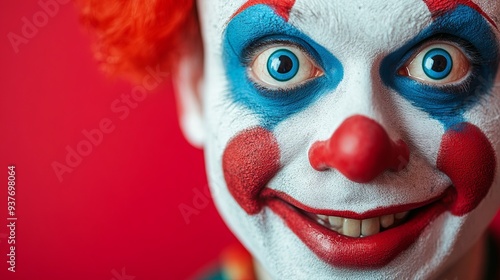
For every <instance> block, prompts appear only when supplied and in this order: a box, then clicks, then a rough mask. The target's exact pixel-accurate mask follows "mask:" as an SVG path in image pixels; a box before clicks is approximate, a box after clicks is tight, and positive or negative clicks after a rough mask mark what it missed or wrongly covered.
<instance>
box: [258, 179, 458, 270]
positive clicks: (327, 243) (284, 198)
mask: <svg viewBox="0 0 500 280" xmlns="http://www.w3.org/2000/svg"><path fill="white" fill-rule="evenodd" d="M454 195H455V192H454V188H453V187H449V188H448V189H447V190H446V191H445V192H444V193H443V194H441V195H440V196H438V197H435V198H432V199H430V200H428V201H425V202H421V203H414V204H408V205H399V206H394V207H386V208H381V209H375V210H371V211H368V212H365V213H362V214H357V213H354V212H350V211H334V210H318V209H313V208H310V207H308V206H306V205H303V204H301V203H300V202H298V201H296V200H295V199H293V198H292V197H290V196H288V195H286V194H284V193H281V192H277V191H275V190H272V189H268V188H267V189H265V190H264V191H263V192H262V193H261V196H260V197H261V199H262V203H263V205H265V206H268V207H269V208H270V209H271V210H272V211H273V212H274V213H275V214H277V215H278V216H279V217H280V218H281V219H282V220H283V221H284V222H285V224H286V225H287V227H288V228H289V229H290V230H291V231H292V232H293V233H294V234H295V235H296V236H297V237H298V238H299V239H300V240H301V241H302V242H303V243H304V244H305V245H306V246H307V247H309V249H310V250H311V251H312V252H313V253H314V254H316V255H317V256H318V257H319V258H320V259H322V260H324V261H325V262H327V263H329V264H331V265H333V266H339V267H351V268H377V267H382V266H385V265H387V264H388V263H389V262H390V261H392V260H393V259H394V258H396V257H397V256H398V255H399V254H401V253H402V252H403V251H405V250H406V249H408V247H410V246H411V245H412V244H414V243H415V242H416V240H417V239H418V237H419V236H420V234H421V233H422V232H423V231H424V229H425V228H426V227H427V225H429V224H431V223H432V221H433V220H434V219H436V217H438V216H439V215H440V214H442V213H443V212H445V211H446V209H447V202H448V201H450V198H451V197H453V196H454Z"/></svg>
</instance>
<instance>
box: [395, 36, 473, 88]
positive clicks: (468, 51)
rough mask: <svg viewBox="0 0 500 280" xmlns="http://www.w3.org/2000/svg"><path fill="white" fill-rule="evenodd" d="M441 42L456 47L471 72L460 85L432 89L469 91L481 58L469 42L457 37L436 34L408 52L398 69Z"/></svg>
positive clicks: (440, 86) (435, 86)
mask: <svg viewBox="0 0 500 280" xmlns="http://www.w3.org/2000/svg"><path fill="white" fill-rule="evenodd" d="M443 42H444V43H447V44H450V45H454V46H455V47H457V48H458V49H460V50H461V51H462V52H463V54H464V55H465V56H466V57H467V58H468V59H469V63H470V67H471V71H470V73H469V75H468V77H467V78H466V79H465V80H464V81H462V82H460V83H457V84H448V85H439V84H434V85H432V87H434V88H439V89H441V90H442V91H445V92H446V91H458V92H467V91H469V90H470V89H471V84H472V81H474V79H476V78H477V76H478V73H477V70H478V69H479V67H480V66H481V64H482V61H481V60H482V58H481V55H480V54H479V52H478V51H477V49H476V48H475V47H474V46H473V45H472V44H470V43H469V42H467V41H465V40H463V39H461V38H458V37H454V36H450V35H446V34H438V35H435V36H433V37H431V38H429V39H427V40H425V41H423V42H421V43H420V44H418V45H417V46H416V47H414V48H413V49H412V50H411V52H410V54H411V55H407V56H405V58H404V59H403V62H402V63H401V65H400V66H399V67H398V69H399V68H401V67H403V65H404V64H406V63H407V62H409V61H411V60H413V59H415V57H416V56H417V55H418V54H419V53H420V52H421V51H423V50H424V49H425V48H426V47H428V46H430V45H432V44H437V43H443ZM416 82H418V81H416ZM418 83H421V82H418Z"/></svg>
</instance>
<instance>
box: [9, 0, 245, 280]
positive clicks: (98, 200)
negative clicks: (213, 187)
mask: <svg viewBox="0 0 500 280" xmlns="http://www.w3.org/2000/svg"><path fill="white" fill-rule="evenodd" d="M44 1H46V0H44ZM61 2H63V1H61ZM39 11H42V9H41V7H40V6H39V5H38V1H37V0H29V1H2V3H1V4H0V35H1V36H0V56H1V60H0V81H1V87H0V89H1V93H0V96H1V97H0V139H1V140H0V141H1V145H0V182H1V184H0V279H54V280H56V279H74V280H77V279H105V280H110V279H113V278H115V279H116V280H120V279H119V278H116V277H115V274H114V271H115V273H117V274H118V275H121V274H122V269H123V268H124V269H125V274H126V275H129V276H135V279H137V280H139V279H186V278H189V277H190V276H192V275H193V274H195V273H196V272H197V271H199V269H201V268H203V267H206V265H209V264H210V263H211V262H212V261H213V260H215V259H216V258H217V256H218V255H219V253H220V251H221V249H222V248H223V247H225V246H227V245H228V244H230V243H233V242H235V239H234V237H233V236H232V235H231V233H230V232H229V230H228V229H227V228H226V226H225V225H224V224H223V222H222V220H221V219H220V218H219V216H218V214H217V212H216V210H215V208H214V206H213V203H212V202H211V201H210V203H209V204H208V206H203V207H199V208H200V209H199V212H198V213H197V214H194V215H191V216H190V217H189V218H190V219H189V221H190V222H189V223H186V221H185V220H184V218H183V216H182V214H181V212H180V210H179V205H181V204H185V205H187V206H189V207H193V209H194V207H195V206H196V205H197V206H200V205H198V204H196V203H194V202H193V199H194V198H195V192H194V191H195V190H200V191H204V190H205V189H206V188H207V185H206V178H205V171H204V166H203V158H202V151H201V150H197V149H195V148H193V147H191V146H190V145H189V144H188V143H187V142H186V141H185V140H184V138H183V137H182V135H181V132H180V129H179V126H178V123H177V118H176V116H177V115H176V114H177V113H176V110H175V104H174V99H173V98H174V97H173V94H172V89H171V86H170V85H168V84H164V85H163V86H161V87H160V88H157V89H156V90H154V91H153V92H151V93H150V94H149V95H148V97H147V98H146V99H145V100H144V101H142V102H139V103H138V105H137V108H135V109H133V110H131V112H130V114H129V116H128V117H127V118H125V119H124V120H121V119H120V118H119V115H120V114H116V113H115V112H113V111H112V110H111V104H112V102H113V101H114V100H116V99H119V98H120V96H121V95H122V94H127V95H129V94H130V93H131V89H132V88H133V87H132V85H130V84H129V83H127V82H125V81H118V80H110V79H109V78H107V77H105V76H104V75H103V74H102V73H101V72H100V71H99V70H98V65H97V63H96V62H95V61H94V59H93V56H92V53H91V50H90V36H88V34H86V33H85V31H84V30H83V29H82V28H81V26H80V25H79V22H78V16H77V12H76V9H75V7H74V6H73V4H72V3H68V4H61V5H60V9H59V11H58V12H57V13H56V14H55V15H54V16H53V17H49V18H48V21H47V22H46V24H42V25H40V27H39V28H37V29H38V31H37V32H36V34H35V35H34V36H33V38H28V39H27V40H28V42H26V43H22V44H20V45H19V46H18V50H19V52H18V53H16V52H15V48H14V47H13V45H12V44H11V42H10V40H9V38H8V34H9V33H10V32H13V33H15V34H17V35H19V36H23V35H22V34H23V33H22V28H23V25H24V24H25V23H24V22H23V21H22V18H23V17H26V18H27V19H28V20H29V21H30V22H33V16H34V15H36V13H37V12H39ZM40 20H42V22H43V18H40V19H39V21H40ZM104 118H109V119H110V120H111V121H112V123H113V125H114V126H115V127H116V128H115V130H114V131H113V132H111V133H109V134H105V135H104V137H103V139H102V143H100V144H99V145H98V146H93V149H92V152H90V154H89V155H88V156H85V157H83V158H82V161H81V163H80V164H78V165H77V166H76V167H75V168H72V172H71V173H64V174H63V175H62V179H63V180H62V182H60V181H59V180H58V178H57V176H56V173H55V172H54V170H53V168H52V164H53V162H55V161H57V162H59V163H61V164H65V161H66V159H65V157H66V155H67V153H68V152H67V150H66V147H67V146H69V147H71V148H72V149H76V148H77V145H78V144H79V143H80V142H82V141H84V140H85V139H86V138H85V136H84V135H83V134H82V131H83V130H84V129H85V130H92V129H96V128H99V122H100V121H101V120H102V119H104ZM9 164H15V165H16V172H17V174H16V183H17V185H16V186H17V193H16V203H17V205H16V216H17V218H18V221H17V224H16V271H17V272H16V273H10V272H8V271H7V267H8V264H7V262H6V261H7V256H6V254H7V253H8V246H7V245H8V244H7V242H6V241H7V239H6V235H7V233H8V232H7V227H6V225H7V222H6V216H7V202H6V201H7V166H8V165H9ZM9 246H10V245H9ZM124 279H125V278H124Z"/></svg>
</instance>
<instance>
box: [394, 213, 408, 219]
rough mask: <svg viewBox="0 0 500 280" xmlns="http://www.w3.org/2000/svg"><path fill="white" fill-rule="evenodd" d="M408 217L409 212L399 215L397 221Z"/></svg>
mask: <svg viewBox="0 0 500 280" xmlns="http://www.w3.org/2000/svg"><path fill="white" fill-rule="evenodd" d="M406 215H408V212H401V213H397V214H396V219H398V220H401V219H404V217H406Z"/></svg>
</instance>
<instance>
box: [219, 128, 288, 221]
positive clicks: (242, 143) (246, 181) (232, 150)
mask: <svg viewBox="0 0 500 280" xmlns="http://www.w3.org/2000/svg"><path fill="white" fill-rule="evenodd" d="M222 169H223V172H224V179H225V180H226V184H227V187H228V189H229V192H230V193H231V195H232V196H233V197H234V199H235V200H236V201H237V202H238V204H239V205H240V206H241V208H243V210H245V212H247V213H248V214H250V215H252V214H257V213H258V212H260V210H261V209H262V203H261V201H260V200H259V194H260V192H261V190H262V189H263V188H264V187H265V186H266V185H267V183H268V182H269V181H270V180H271V179H272V178H273V177H274V176H275V175H276V173H278V170H279V169H280V150H279V146H278V142H277V141H276V138H275V137H274V135H273V134H272V133H271V132H270V131H269V130H267V129H265V128H262V127H255V128H251V129H248V130H244V131H242V132H241V133H239V134H238V135H236V136H235V137H234V138H233V139H231V140H230V141H229V143H228V144H227V147H226V149H225V150H224V154H223V156H222Z"/></svg>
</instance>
